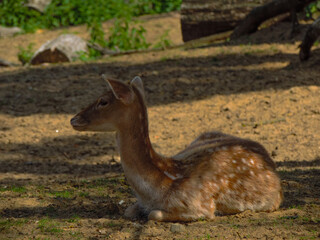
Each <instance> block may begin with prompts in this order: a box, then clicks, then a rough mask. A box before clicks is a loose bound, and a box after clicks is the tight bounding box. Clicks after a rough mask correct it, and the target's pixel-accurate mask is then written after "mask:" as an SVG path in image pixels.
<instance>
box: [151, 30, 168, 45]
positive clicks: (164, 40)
mask: <svg viewBox="0 0 320 240" xmlns="http://www.w3.org/2000/svg"><path fill="white" fill-rule="evenodd" d="M168 36H169V30H166V31H165V32H164V33H163V34H162V35H161V37H160V40H159V41H158V42H156V43H155V45H154V46H153V48H161V49H167V48H168V47H170V46H171V45H172V41H171V40H170V39H169V37H168Z"/></svg>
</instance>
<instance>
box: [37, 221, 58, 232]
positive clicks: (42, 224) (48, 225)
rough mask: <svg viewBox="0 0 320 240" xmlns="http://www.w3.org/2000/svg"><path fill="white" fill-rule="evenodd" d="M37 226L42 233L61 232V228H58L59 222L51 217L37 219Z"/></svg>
mask: <svg viewBox="0 0 320 240" xmlns="http://www.w3.org/2000/svg"><path fill="white" fill-rule="evenodd" d="M38 228H39V229H40V231H41V232H43V233H51V234H55V233H62V232H63V230H62V229H60V224H59V223H58V222H57V221H54V220H53V219H50V218H47V217H46V218H43V219H41V220H39V222H38Z"/></svg>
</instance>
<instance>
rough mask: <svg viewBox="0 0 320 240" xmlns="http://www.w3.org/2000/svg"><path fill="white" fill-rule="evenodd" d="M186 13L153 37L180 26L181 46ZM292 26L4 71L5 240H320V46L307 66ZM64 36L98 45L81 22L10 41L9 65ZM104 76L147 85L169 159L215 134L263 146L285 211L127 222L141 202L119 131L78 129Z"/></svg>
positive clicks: (0, 73)
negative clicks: (76, 118)
mask: <svg viewBox="0 0 320 240" xmlns="http://www.w3.org/2000/svg"><path fill="white" fill-rule="evenodd" d="M179 17H180V16H179V14H178V13H171V14H166V15H161V16H156V17H144V18H142V24H143V25H144V26H145V28H146V29H147V34H148V35H147V39H148V41H149V42H152V43H155V42H156V41H157V40H158V39H159V38H160V36H161V35H162V34H163V33H164V32H165V31H166V30H170V31H169V37H170V39H171V40H172V42H173V43H174V44H179V43H181V42H182V40H181V33H180V22H179ZM110 24H111V23H106V24H105V25H104V27H105V29H106V30H107V28H108V26H110ZM289 26H290V23H285V22H284V23H280V24H277V25H275V26H272V27H270V28H268V29H263V30H261V31H259V32H257V33H255V34H252V35H251V36H249V37H244V38H242V39H240V40H238V41H230V42H227V43H224V44H216V45H212V46H206V47H202V48H193V49H183V48H180V49H172V50H165V51H157V52H150V53H143V54H133V55H126V56H118V57H112V58H105V59H101V60H98V61H95V62H90V63H82V62H75V63H71V64H54V65H41V66H36V67H10V68H0V84H1V85H0V86H1V88H0V239H319V238H320V145H319V143H320V132H319V129H320V68H319V62H320V54H319V53H320V49H319V48H318V47H315V48H314V49H313V53H312V57H311V59H310V60H309V61H308V62H305V63H301V62H300V61H299V59H298V56H297V53H298V49H297V47H298V45H299V43H300V41H301V39H302V37H303V33H304V31H305V29H306V26H302V27H301V31H300V33H299V34H298V35H297V36H295V37H294V38H293V39H290V38H289V37H288V36H289V34H290V27H289ZM65 32H73V33H76V34H78V35H79V36H82V37H88V35H87V33H86V27H85V26H80V27H74V28H69V29H60V30H56V31H41V32H40V31H39V32H38V33H35V34H26V35H18V36H15V37H12V38H5V39H0V58H4V59H6V60H9V61H13V62H18V60H17V53H18V46H23V47H26V46H27V45H28V44H29V43H32V42H33V43H35V48H37V47H39V46H40V45H41V44H43V43H44V42H45V41H46V40H49V39H52V38H53V37H55V36H58V35H59V34H61V33H65ZM102 73H104V74H106V75H108V76H110V77H113V78H116V79H120V80H130V79H131V78H133V77H134V76H136V75H140V76H141V77H142V79H143V81H144V84H145V89H146V98H147V102H148V111H149V123H150V135H151V140H152V142H153V145H154V147H155V148H156V150H157V151H158V152H160V153H162V154H164V155H172V154H174V153H176V152H178V151H179V150H182V149H183V148H184V147H185V146H186V145H188V144H189V143H190V142H191V141H192V140H193V139H194V138H195V137H197V136H198V135H199V134H200V133H202V132H205V131H210V130H219V131H223V132H225V133H229V134H234V135H236V136H239V137H244V138H251V139H253V140H256V141H258V142H260V143H262V144H263V145H264V146H265V147H266V149H267V150H268V151H269V152H270V154H271V155H272V157H273V159H274V160H275V162H276V164H277V166H278V168H277V170H278V172H279V175H280V176H281V179H282V184H283V188H284V195H285V200H284V202H283V204H282V206H281V209H280V210H278V211H276V212H273V213H253V212H250V211H247V212H244V213H241V214H237V215H232V216H217V218H216V219H215V220H212V221H207V220H205V219H200V220H199V221H196V222H190V223H157V222H153V221H146V219H141V220H139V221H134V222H132V221H128V220H125V219H124V218H123V217H122V216H123V212H124V210H125V208H126V207H127V206H129V205H130V204H132V203H133V202H135V197H134V195H133V194H132V191H131V189H130V187H129V186H128V185H127V183H126V180H125V176H124V174H123V172H122V169H121V165H120V159H119V155H118V153H117V150H116V145H115V140H114V134H113V133H79V132H76V131H74V130H73V129H72V128H71V126H70V124H69V120H70V118H71V117H72V116H73V115H74V114H75V113H77V112H78V111H79V110H81V108H83V107H85V106H86V105H87V104H88V103H90V102H91V101H93V100H94V99H95V97H96V96H97V95H99V94H100V93H102V91H103V89H104V87H105V83H104V82H103V81H102V80H101V78H100V75H101V74H102Z"/></svg>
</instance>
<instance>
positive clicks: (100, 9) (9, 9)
mask: <svg viewBox="0 0 320 240" xmlns="http://www.w3.org/2000/svg"><path fill="white" fill-rule="evenodd" d="M181 1H182V0H170V1H169V0H166V1H157V0H138V1H137V0H129V1H128V0H96V1H91V0H52V2H51V3H50V5H49V6H47V7H46V9H45V11H44V13H43V14H41V13H39V12H37V11H35V10H32V9H29V8H28V7H26V6H25V4H23V3H24V2H26V1H25V0H15V1H12V0H3V1H1V2H0V25H3V26H17V27H21V28H22V29H24V30H25V31H26V32H33V31H35V30H36V29H40V28H49V29H52V28H57V27H61V26H74V25H79V24H87V23H91V22H93V21H98V22H103V21H106V20H109V19H111V18H115V17H123V16H128V15H131V16H140V15H144V14H157V13H164V12H171V11H175V10H179V9H180V5H181Z"/></svg>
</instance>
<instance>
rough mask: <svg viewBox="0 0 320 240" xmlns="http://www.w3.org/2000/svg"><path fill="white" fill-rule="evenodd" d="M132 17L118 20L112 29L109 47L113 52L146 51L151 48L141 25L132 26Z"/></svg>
mask: <svg viewBox="0 0 320 240" xmlns="http://www.w3.org/2000/svg"><path fill="white" fill-rule="evenodd" d="M131 23H132V19H131V17H123V18H118V19H116V21H115V23H114V26H113V27H112V28H111V29H110V36H109V38H108V41H107V44H106V45H107V47H108V48H110V49H113V50H123V51H127V50H131V49H146V48H148V47H149V46H150V44H149V43H147V41H146V39H145V37H144V34H145V33H146V30H145V29H144V27H142V26H141V25H139V26H130V24H131Z"/></svg>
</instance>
